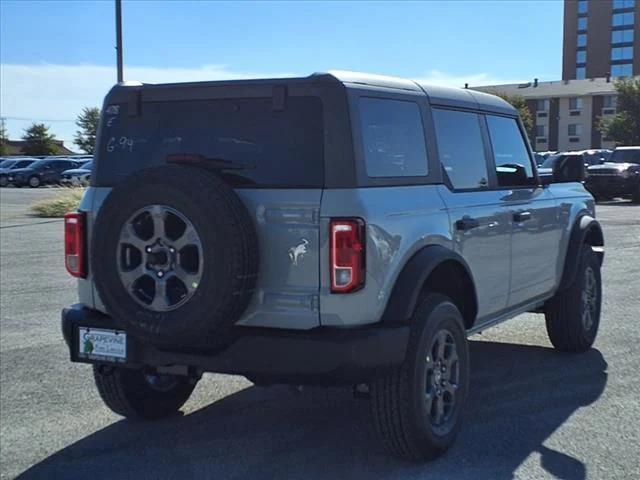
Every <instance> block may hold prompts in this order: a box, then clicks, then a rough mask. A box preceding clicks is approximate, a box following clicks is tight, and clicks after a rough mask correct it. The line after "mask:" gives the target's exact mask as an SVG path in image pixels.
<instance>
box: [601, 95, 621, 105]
mask: <svg viewBox="0 0 640 480" xmlns="http://www.w3.org/2000/svg"><path fill="white" fill-rule="evenodd" d="M617 98H618V97H616V96H615V95H605V96H604V97H602V107H603V108H616V106H617V104H618V102H617Z"/></svg>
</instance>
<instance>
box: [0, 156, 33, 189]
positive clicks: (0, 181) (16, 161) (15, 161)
mask: <svg viewBox="0 0 640 480" xmlns="http://www.w3.org/2000/svg"><path fill="white" fill-rule="evenodd" d="M34 161H35V160H34V159H33V158H9V159H6V160H3V161H2V163H0V187H6V186H7V185H8V184H9V180H8V179H7V176H8V174H9V172H11V171H12V170H16V169H18V168H25V167H28V166H29V165H31V164H32V163H33V162H34Z"/></svg>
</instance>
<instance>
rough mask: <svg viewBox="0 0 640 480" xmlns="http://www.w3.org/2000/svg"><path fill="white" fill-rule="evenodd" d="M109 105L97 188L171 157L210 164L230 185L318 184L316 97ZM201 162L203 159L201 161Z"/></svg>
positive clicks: (319, 139)
mask: <svg viewBox="0 0 640 480" xmlns="http://www.w3.org/2000/svg"><path fill="white" fill-rule="evenodd" d="M128 107H129V105H128V104H118V105H110V106H109V107H108V108H107V112H106V114H105V116H104V118H103V119H102V122H101V125H102V127H101V128H102V131H101V136H100V145H99V157H98V159H97V172H96V179H95V180H96V183H97V184H98V185H113V184H116V183H118V182H119V181H121V180H122V179H124V178H126V177H127V176H128V175H130V174H131V173H133V172H135V171H136V170H140V169H142V168H146V167H151V166H156V165H162V164H164V163H166V162H167V157H168V156H176V155H178V156H179V155H198V156H199V157H201V158H206V159H211V160H214V161H215V163H216V165H217V166H218V167H220V165H222V164H228V165H229V166H230V168H221V170H220V173H221V175H222V176H223V177H225V179H226V180H227V181H229V182H230V183H231V184H232V185H234V186H248V187H251V186H258V187H322V185H323V182H324V175H323V173H324V162H323V158H324V156H323V142H324V133H323V116H322V102H321V100H320V99H319V98H317V97H294V96H290V97H288V98H287V99H286V104H285V108H284V109H283V110H277V109H274V106H273V100H272V98H243V99H213V100H199V101H177V102H145V103H143V104H142V108H141V114H140V115H139V116H129V114H128V111H127V109H128ZM205 163H206V162H205Z"/></svg>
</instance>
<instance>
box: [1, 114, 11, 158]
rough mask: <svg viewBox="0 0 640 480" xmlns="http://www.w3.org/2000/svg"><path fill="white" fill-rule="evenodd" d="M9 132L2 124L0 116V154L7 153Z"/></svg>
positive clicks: (2, 119)
mask: <svg viewBox="0 0 640 480" xmlns="http://www.w3.org/2000/svg"><path fill="white" fill-rule="evenodd" d="M8 142H9V134H8V133H7V127H6V126H5V124H4V118H0V155H7V154H8V153H9V147H7V143H8Z"/></svg>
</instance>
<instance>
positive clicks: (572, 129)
mask: <svg viewBox="0 0 640 480" xmlns="http://www.w3.org/2000/svg"><path fill="white" fill-rule="evenodd" d="M580 135H582V125H580V124H579V123H570V124H569V136H570V137H579V136H580Z"/></svg>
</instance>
